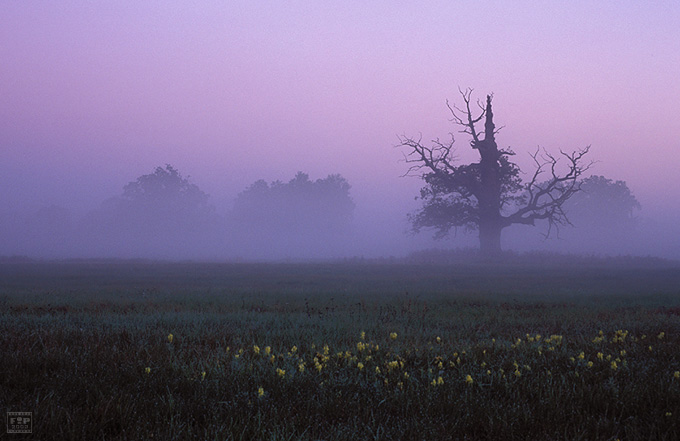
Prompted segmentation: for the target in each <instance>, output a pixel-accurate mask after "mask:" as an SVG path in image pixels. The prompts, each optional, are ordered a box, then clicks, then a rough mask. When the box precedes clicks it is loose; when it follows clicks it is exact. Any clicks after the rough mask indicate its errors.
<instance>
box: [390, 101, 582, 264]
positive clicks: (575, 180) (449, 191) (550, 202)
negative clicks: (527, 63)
mask: <svg viewBox="0 0 680 441" xmlns="http://www.w3.org/2000/svg"><path fill="white" fill-rule="evenodd" d="M461 95H462V97H463V102H464V103H465V105H464V108H462V109H461V108H459V107H457V106H453V107H451V106H450V105H449V104H448V102H447V106H448V107H449V110H450V111H451V114H452V115H453V122H454V123H455V124H457V125H458V126H460V127H461V128H462V130H461V133H465V134H467V135H468V136H470V138H471V141H470V146H471V147H472V148H473V149H475V150H476V151H477V152H478V153H479V157H480V159H479V162H475V163H472V164H463V165H457V164H456V163H455V157H454V147H453V144H454V138H453V135H452V136H451V140H450V141H449V142H446V143H445V142H440V141H439V139H437V140H435V141H433V144H432V145H431V146H429V147H428V146H424V145H423V144H421V140H420V139H414V138H408V137H403V138H401V144H400V145H401V146H402V147H406V148H407V149H408V150H409V151H408V153H407V154H406V155H405V156H406V162H408V163H411V164H413V165H412V166H411V167H410V168H409V171H408V172H407V174H411V175H413V174H414V173H415V174H416V175H417V176H419V177H421V178H422V179H423V180H424V181H425V184H426V186H425V187H423V188H422V189H421V191H420V199H421V200H422V201H423V207H422V208H421V209H420V210H419V211H417V212H416V213H414V214H412V215H410V221H411V223H412V226H413V229H414V230H415V231H419V230H421V229H422V228H434V229H435V230H436V237H443V236H446V235H447V234H448V232H449V231H450V230H451V229H452V228H454V229H455V228H458V227H463V228H466V229H470V230H478V231H479V243H480V250H481V252H482V254H484V255H486V256H492V255H496V254H498V253H500V251H501V231H502V230H503V229H504V228H506V227H508V226H510V225H512V224H526V225H534V224H535V222H536V221H537V220H540V219H545V220H547V221H548V225H549V230H548V234H549V233H550V229H552V228H553V227H559V226H560V225H564V224H568V223H569V220H568V218H567V217H566V214H565V212H564V210H563V205H564V203H565V202H566V201H567V200H568V199H569V198H570V197H571V196H572V195H573V194H574V193H576V192H577V191H579V188H580V183H579V178H580V177H581V175H582V174H583V173H584V172H585V171H586V170H587V169H588V168H589V167H590V165H591V163H585V164H584V162H583V161H584V156H585V155H586V154H587V153H588V150H589V147H586V148H584V149H582V150H579V151H576V152H573V153H565V152H562V151H560V156H559V157H557V156H554V155H552V154H550V153H548V152H546V151H543V152H542V153H541V152H540V151H536V152H535V153H534V154H533V155H532V158H533V160H534V163H535V164H536V169H535V171H534V173H533V175H532V176H531V179H530V180H529V181H528V182H526V183H524V182H522V179H521V177H520V169H519V167H518V166H517V165H516V164H515V163H513V162H511V161H510V159H509V157H510V156H512V155H514V152H513V151H512V150H510V149H499V148H498V145H497V143H496V134H497V133H498V130H497V129H496V126H495V124H494V121H493V111H492V106H491V101H492V96H491V95H488V96H487V97H486V105H482V104H481V103H478V105H479V111H478V113H477V114H475V113H474V112H473V109H472V108H471V96H472V89H467V90H465V91H461ZM481 122H483V124H484V127H483V129H481V130H480V129H479V128H478V126H477V125H478V124H480V123H481ZM560 159H563V160H565V162H566V167H564V170H561V169H562V167H561V166H560ZM544 174H547V175H548V179H547V180H546V179H544Z"/></svg>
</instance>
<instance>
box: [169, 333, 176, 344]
mask: <svg viewBox="0 0 680 441" xmlns="http://www.w3.org/2000/svg"><path fill="white" fill-rule="evenodd" d="M174 338H175V336H174V335H172V334H168V343H172V340H173V339H174Z"/></svg>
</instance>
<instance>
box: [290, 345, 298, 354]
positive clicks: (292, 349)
mask: <svg viewBox="0 0 680 441" xmlns="http://www.w3.org/2000/svg"><path fill="white" fill-rule="evenodd" d="M290 352H291V353H293V354H294V353H296V352H297V346H293V347H292V348H290Z"/></svg>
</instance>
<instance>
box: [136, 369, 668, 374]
mask: <svg viewBox="0 0 680 441" xmlns="http://www.w3.org/2000/svg"><path fill="white" fill-rule="evenodd" d="M144 372H145V373H147V374H150V373H151V368H150V367H147V368H146V369H144ZM676 374H677V372H676Z"/></svg>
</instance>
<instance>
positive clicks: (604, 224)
mask: <svg viewBox="0 0 680 441" xmlns="http://www.w3.org/2000/svg"><path fill="white" fill-rule="evenodd" d="M580 188H581V191H579V192H578V193H577V194H575V195H574V196H573V197H572V198H570V199H569V201H568V202H567V203H566V204H565V206H564V209H565V211H566V212H567V214H568V215H569V220H570V221H571V223H572V224H573V225H574V226H575V227H576V228H577V229H578V228H591V229H592V228H596V229H616V230H621V228H627V227H632V226H634V223H635V215H634V213H635V211H636V210H640V208H641V207H640V203H639V202H638V200H637V199H636V198H635V196H634V195H633V193H632V192H631V191H630V189H629V188H628V185H627V184H626V182H625V181H613V180H611V179H607V178H605V177H604V176H590V177H588V178H585V179H583V180H581V182H580Z"/></svg>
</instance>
